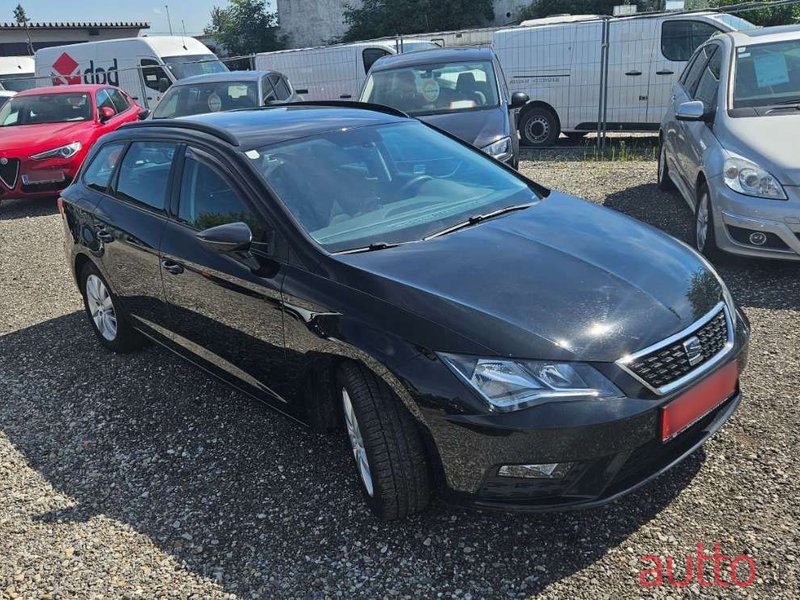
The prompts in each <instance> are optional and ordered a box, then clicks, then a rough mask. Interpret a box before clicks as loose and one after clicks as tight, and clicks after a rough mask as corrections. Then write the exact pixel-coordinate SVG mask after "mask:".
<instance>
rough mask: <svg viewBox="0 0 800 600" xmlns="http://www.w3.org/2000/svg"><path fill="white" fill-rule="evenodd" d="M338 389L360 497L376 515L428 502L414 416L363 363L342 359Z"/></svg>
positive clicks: (389, 515)
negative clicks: (362, 497) (361, 493)
mask: <svg viewBox="0 0 800 600" xmlns="http://www.w3.org/2000/svg"><path fill="white" fill-rule="evenodd" d="M337 392H338V395H339V397H340V401H341V402H342V409H343V412H344V421H345V426H346V428H347V432H348V437H349V438H350V444H351V448H352V450H353V457H354V460H355V464H356V471H357V474H358V478H359V481H360V483H361V490H362V492H363V496H364V500H365V501H366V503H367V505H369V507H370V509H371V510H372V512H373V513H374V514H375V516H377V517H378V518H380V519H383V520H394V519H402V518H403V517H406V516H408V515H411V514H414V513H416V512H419V511H421V510H422V509H424V508H425V507H426V506H427V505H428V501H429V498H430V483H429V477H428V464H427V461H426V458H425V447H424V445H423V443H422V439H421V437H420V435H419V432H418V431H417V428H416V424H415V422H414V419H413V418H412V416H411V415H410V414H409V412H408V411H407V410H406V408H405V407H404V406H403V405H402V403H401V401H400V400H399V399H398V398H397V397H396V396H394V394H392V392H391V391H390V390H389V388H388V387H387V386H386V385H385V384H384V383H383V382H381V381H379V380H378V379H376V378H375V376H374V375H372V373H370V372H369V371H368V370H367V369H366V367H364V366H362V365H359V364H357V363H345V364H343V365H342V366H341V367H340V369H339V373H338V376H337Z"/></svg>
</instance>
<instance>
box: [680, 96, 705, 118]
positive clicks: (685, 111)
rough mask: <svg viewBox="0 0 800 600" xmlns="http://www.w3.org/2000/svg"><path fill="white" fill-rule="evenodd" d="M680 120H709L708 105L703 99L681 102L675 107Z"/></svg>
mask: <svg viewBox="0 0 800 600" xmlns="http://www.w3.org/2000/svg"><path fill="white" fill-rule="evenodd" d="M675 118H676V119H678V121H707V120H709V118H710V114H709V112H708V111H707V110H706V105H705V104H704V103H703V102H702V101H701V100H692V101H690V102H681V103H680V104H679V105H678V107H677V108H676V109H675Z"/></svg>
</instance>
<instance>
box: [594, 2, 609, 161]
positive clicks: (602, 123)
mask: <svg viewBox="0 0 800 600" xmlns="http://www.w3.org/2000/svg"><path fill="white" fill-rule="evenodd" d="M610 26H611V20H610V19H609V18H608V17H605V18H603V26H602V30H601V34H600V89H599V91H598V97H597V149H598V150H599V151H601V152H602V151H605V147H606V114H607V110H606V108H607V105H608V45H609V40H610V36H609V33H608V30H609V28H610Z"/></svg>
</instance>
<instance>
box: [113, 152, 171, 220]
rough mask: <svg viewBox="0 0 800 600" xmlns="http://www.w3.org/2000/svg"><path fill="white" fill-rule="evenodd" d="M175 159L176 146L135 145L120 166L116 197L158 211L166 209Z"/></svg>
mask: <svg viewBox="0 0 800 600" xmlns="http://www.w3.org/2000/svg"><path fill="white" fill-rule="evenodd" d="M174 156H175V144H173V143H170V142H133V143H132V144H131V145H130V147H129V148H128V151H127V152H126V153H125V157H124V158H123V159H122V163H121V164H120V167H119V179H118V180H117V185H116V190H115V194H114V195H115V196H117V197H118V198H120V199H121V200H127V201H129V202H133V203H135V204H141V205H144V206H146V207H149V208H152V209H155V210H158V211H163V210H165V209H166V205H167V190H168V188H169V175H170V170H171V169H172V159H173V158H174Z"/></svg>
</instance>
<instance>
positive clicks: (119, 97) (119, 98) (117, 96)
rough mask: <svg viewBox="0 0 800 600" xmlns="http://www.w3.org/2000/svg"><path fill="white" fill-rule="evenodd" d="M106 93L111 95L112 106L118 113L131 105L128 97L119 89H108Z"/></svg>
mask: <svg viewBox="0 0 800 600" xmlns="http://www.w3.org/2000/svg"><path fill="white" fill-rule="evenodd" d="M108 93H109V95H110V96H111V100H112V101H113V102H114V107H115V108H116V109H117V112H118V113H121V112H125V111H126V110H128V109H129V108H130V107H131V103H130V102H129V101H128V98H127V97H126V96H125V94H123V93H122V92H120V91H119V90H108Z"/></svg>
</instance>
